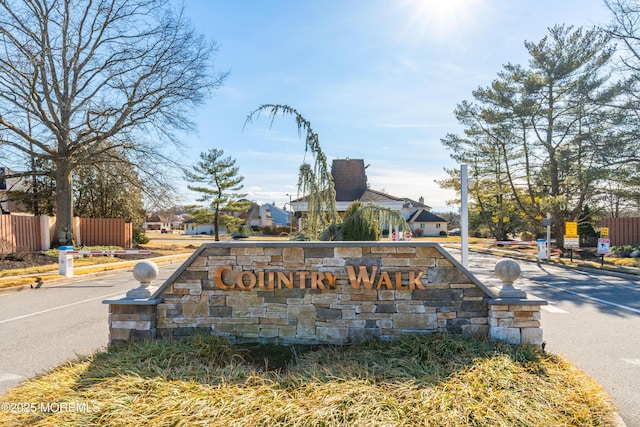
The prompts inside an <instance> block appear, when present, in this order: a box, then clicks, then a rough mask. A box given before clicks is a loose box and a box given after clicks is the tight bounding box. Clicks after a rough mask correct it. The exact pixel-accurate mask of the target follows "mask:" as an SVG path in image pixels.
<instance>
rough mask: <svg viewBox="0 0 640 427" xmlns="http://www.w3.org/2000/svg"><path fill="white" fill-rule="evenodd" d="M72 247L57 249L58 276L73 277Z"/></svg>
mask: <svg viewBox="0 0 640 427" xmlns="http://www.w3.org/2000/svg"><path fill="white" fill-rule="evenodd" d="M72 250H73V246H60V247H59V248H58V274H59V275H61V276H65V277H73V254H68V253H67V251H72Z"/></svg>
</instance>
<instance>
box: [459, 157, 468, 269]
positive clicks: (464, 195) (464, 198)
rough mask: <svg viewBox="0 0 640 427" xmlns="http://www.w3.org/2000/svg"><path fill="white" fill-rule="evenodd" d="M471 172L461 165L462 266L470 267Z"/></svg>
mask: <svg viewBox="0 0 640 427" xmlns="http://www.w3.org/2000/svg"><path fill="white" fill-rule="evenodd" d="M468 198H469V172H468V171H467V165H460V199H461V202H460V237H461V240H462V248H461V249H462V255H461V259H462V266H463V267H464V268H468V267H469V205H468Z"/></svg>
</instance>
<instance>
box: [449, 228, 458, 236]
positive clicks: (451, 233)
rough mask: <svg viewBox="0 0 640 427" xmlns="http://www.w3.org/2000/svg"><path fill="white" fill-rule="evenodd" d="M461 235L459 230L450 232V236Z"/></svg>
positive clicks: (455, 229)
mask: <svg viewBox="0 0 640 427" xmlns="http://www.w3.org/2000/svg"><path fill="white" fill-rule="evenodd" d="M459 235H460V229H459V228H454V229H453V230H449V236H459Z"/></svg>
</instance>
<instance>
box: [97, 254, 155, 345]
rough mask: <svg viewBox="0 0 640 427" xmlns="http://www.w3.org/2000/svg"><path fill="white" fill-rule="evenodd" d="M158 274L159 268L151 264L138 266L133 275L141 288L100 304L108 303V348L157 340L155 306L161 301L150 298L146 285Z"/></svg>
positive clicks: (146, 262) (140, 263) (142, 263)
mask: <svg viewBox="0 0 640 427" xmlns="http://www.w3.org/2000/svg"><path fill="white" fill-rule="evenodd" d="M157 273H158V267H157V266H156V264H155V263H153V262H152V261H146V260H145V261H141V262H139V263H137V264H136V265H135V267H134V268H133V276H134V277H135V278H136V280H138V281H139V282H140V286H139V287H137V288H135V289H132V290H130V291H129V292H127V296H126V297H125V298H121V299H117V300H104V301H102V303H103V304H109V345H113V344H117V343H119V342H124V341H128V340H130V339H153V338H155V337H156V319H157V306H158V304H159V303H161V302H162V298H151V295H152V292H151V289H150V288H149V284H150V283H151V281H152V280H153V279H155V278H156V275H157Z"/></svg>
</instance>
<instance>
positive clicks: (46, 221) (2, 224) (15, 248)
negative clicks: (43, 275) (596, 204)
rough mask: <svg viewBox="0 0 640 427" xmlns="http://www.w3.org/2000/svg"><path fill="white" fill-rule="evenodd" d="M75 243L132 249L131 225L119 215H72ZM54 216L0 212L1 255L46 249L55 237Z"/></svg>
mask: <svg viewBox="0 0 640 427" xmlns="http://www.w3.org/2000/svg"><path fill="white" fill-rule="evenodd" d="M74 223H75V225H74V234H75V243H76V244H77V245H80V244H83V245H88V246H120V247H122V248H125V249H126V248H131V245H132V243H133V227H132V225H131V223H127V222H125V220H124V219H122V218H75V219H74ZM53 225H55V218H49V217H47V216H22V215H0V254H11V253H16V252H33V251H40V250H47V249H49V248H51V244H52V243H53V241H54V240H55V236H54V235H53Z"/></svg>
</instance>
